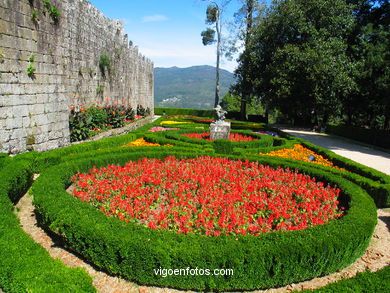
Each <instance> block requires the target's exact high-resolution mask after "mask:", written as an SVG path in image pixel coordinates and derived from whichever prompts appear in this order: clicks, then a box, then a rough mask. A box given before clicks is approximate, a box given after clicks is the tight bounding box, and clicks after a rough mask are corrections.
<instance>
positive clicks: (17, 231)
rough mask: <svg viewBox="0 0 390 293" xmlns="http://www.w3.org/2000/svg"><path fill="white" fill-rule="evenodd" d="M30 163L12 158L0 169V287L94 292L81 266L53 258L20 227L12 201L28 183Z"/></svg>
mask: <svg viewBox="0 0 390 293" xmlns="http://www.w3.org/2000/svg"><path fill="white" fill-rule="evenodd" d="M32 175H33V174H32V170H31V164H30V163H29V162H26V161H12V162H10V164H8V165H7V166H5V167H4V168H3V169H2V170H0V178H1V181H0V210H1V213H0V288H1V289H2V290H3V291H5V292H95V291H96V290H95V288H94V287H93V286H92V280H91V278H90V277H89V276H88V275H87V273H86V272H85V271H84V270H82V269H70V268H67V267H65V265H64V264H62V263H61V262H60V261H58V260H54V259H52V258H51V257H50V255H49V254H48V253H47V252H46V251H45V250H44V249H43V248H42V247H41V246H40V245H39V244H37V243H35V242H34V241H33V240H32V239H31V238H30V237H29V236H28V235H27V234H25V233H24V231H23V230H22V229H21V228H20V225H19V220H18V218H17V217H16V215H15V214H14V212H13V209H14V207H13V202H16V201H17V200H19V198H20V197H21V196H22V195H23V194H24V193H25V192H26V191H27V189H28V188H29V187H30V185H31V182H32Z"/></svg>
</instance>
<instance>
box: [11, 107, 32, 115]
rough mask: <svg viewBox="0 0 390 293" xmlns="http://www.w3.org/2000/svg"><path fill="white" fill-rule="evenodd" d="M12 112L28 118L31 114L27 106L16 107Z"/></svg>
mask: <svg viewBox="0 0 390 293" xmlns="http://www.w3.org/2000/svg"><path fill="white" fill-rule="evenodd" d="M12 111H13V112H14V113H15V114H17V115H18V116H27V115H28V113H29V107H28V106H27V105H21V106H14V107H13V109H12Z"/></svg>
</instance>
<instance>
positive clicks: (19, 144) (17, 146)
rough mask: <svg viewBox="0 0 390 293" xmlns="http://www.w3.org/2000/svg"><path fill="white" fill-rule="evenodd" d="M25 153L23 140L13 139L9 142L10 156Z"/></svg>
mask: <svg viewBox="0 0 390 293" xmlns="http://www.w3.org/2000/svg"><path fill="white" fill-rule="evenodd" d="M25 151H27V148H26V143H25V141H24V140H19V139H13V140H10V141H9V152H10V153H11V154H19V153H23V152H25Z"/></svg>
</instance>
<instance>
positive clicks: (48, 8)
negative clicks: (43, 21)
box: [42, 0, 61, 24]
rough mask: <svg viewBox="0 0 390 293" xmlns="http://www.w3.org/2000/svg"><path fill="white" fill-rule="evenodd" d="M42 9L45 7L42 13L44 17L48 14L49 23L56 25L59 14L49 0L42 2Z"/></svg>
mask: <svg viewBox="0 0 390 293" xmlns="http://www.w3.org/2000/svg"><path fill="white" fill-rule="evenodd" d="M43 7H45V8H44V9H43V10H42V12H43V14H45V15H46V13H48V14H49V15H50V17H51V23H53V24H58V21H59V19H60V16H61V13H60V11H59V9H58V8H57V7H55V6H54V5H53V4H52V3H51V1H50V0H43Z"/></svg>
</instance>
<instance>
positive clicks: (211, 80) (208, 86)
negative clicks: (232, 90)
mask: <svg viewBox="0 0 390 293" xmlns="http://www.w3.org/2000/svg"><path fill="white" fill-rule="evenodd" d="M233 83H234V75H233V73H231V72H229V71H227V70H224V69H221V71H220V98H221V99H222V98H223V96H224V95H225V94H226V93H227V92H228V90H229V87H230V85H232V84H233ZM214 97H215V67H213V66H208V65H203V66H192V67H187V68H178V67H171V68H160V67H156V68H155V69H154V102H155V106H156V107H175V108H193V109H212V108H213V107H214Z"/></svg>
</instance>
